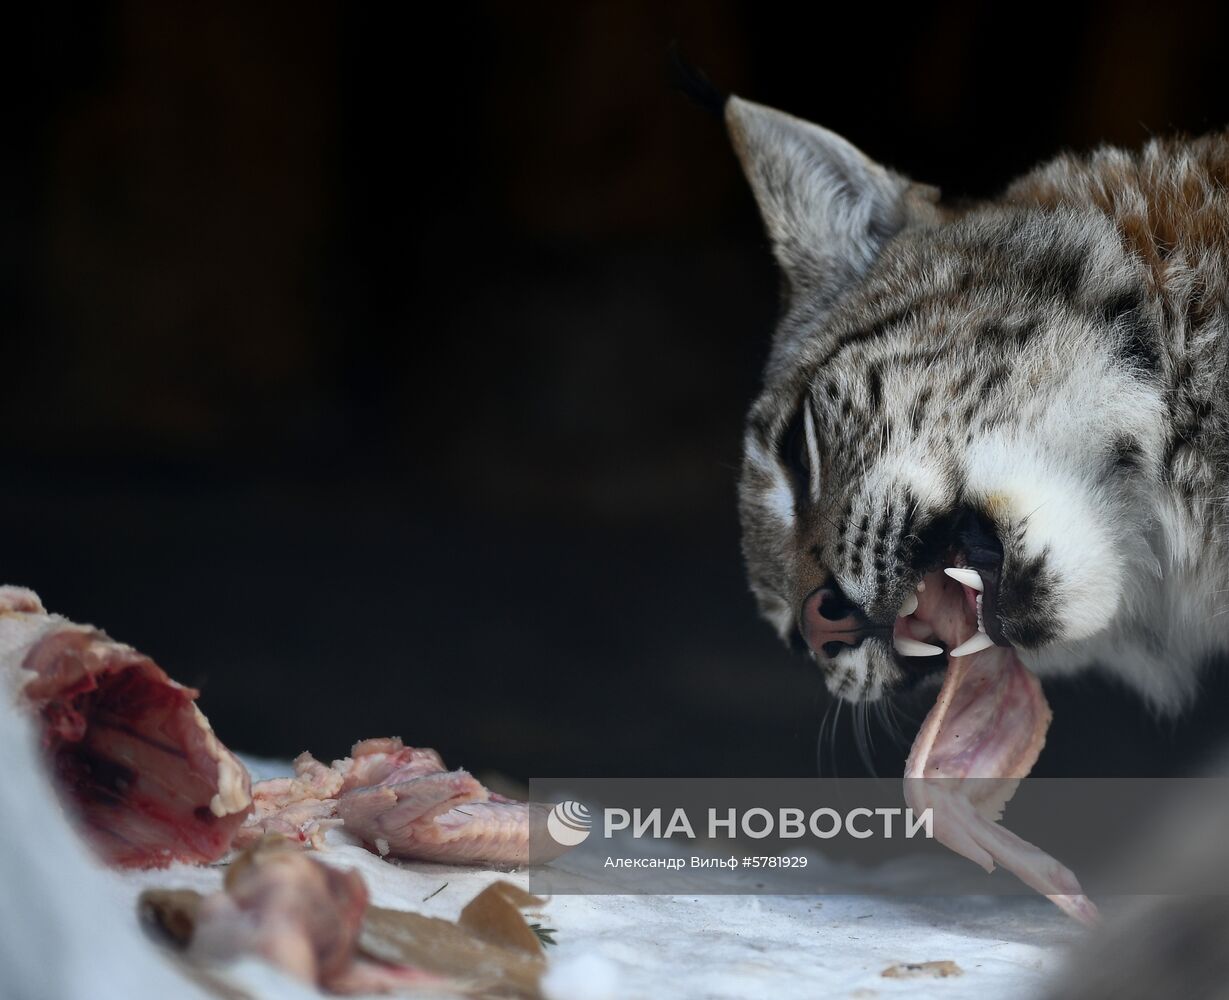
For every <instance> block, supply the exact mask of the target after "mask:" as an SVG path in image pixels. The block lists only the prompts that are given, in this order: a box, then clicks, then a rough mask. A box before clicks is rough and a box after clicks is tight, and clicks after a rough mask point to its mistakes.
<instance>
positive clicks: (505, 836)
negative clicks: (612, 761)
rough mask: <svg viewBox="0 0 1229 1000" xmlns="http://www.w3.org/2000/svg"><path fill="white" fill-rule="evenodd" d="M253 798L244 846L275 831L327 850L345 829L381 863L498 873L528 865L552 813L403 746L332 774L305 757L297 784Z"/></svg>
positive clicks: (368, 746) (368, 750)
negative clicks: (538, 826) (331, 833)
mask: <svg viewBox="0 0 1229 1000" xmlns="http://www.w3.org/2000/svg"><path fill="white" fill-rule="evenodd" d="M253 795H254V797H255V800H256V812H255V814H254V815H253V816H252V818H251V820H249V822H248V824H247V826H246V827H245V828H244V830H243V831H242V832H241V835H240V843H248V842H250V841H251V840H253V839H255V838H257V837H259V836H260V835H261V834H262V833H265V832H277V833H282V834H285V835H287V836H289V837H292V838H294V839H297V840H298V841H300V842H301V843H304V844H306V845H308V846H313V847H319V846H321V843H322V842H323V834H324V832H325V830H327V829H328V828H329V827H330V826H334V825H337V824H338V823H339V822H341V823H344V826H345V829H346V830H347V831H348V832H350V833H352V834H354V835H355V836H356V837H359V838H360V839H361V840H363V842H364V843H366V844H367V845H368V846H369V847H371V848H372V849H374V850H376V851H378V852H379V853H380V854H381V855H392V856H393V857H398V858H410V859H414V860H419V861H437V862H442V863H445V864H474V865H490V866H492V867H499V868H514V867H519V866H522V865H525V864H528V863H529V861H530V857H529V842H530V837H529V831H530V825H531V823H534V822H543V823H544V822H545V817H546V814H547V812H548V811H549V807H547V806H542V805H539V804H537V803H531V802H516V801H513V800H511V799H507V798H504V797H503V796H500V795H496V794H494V793H492V792H490V791H488V789H486V788H485V787H484V786H483V785H482V783H481V782H479V781H478V780H477V779H476V778H475V777H474V776H473V775H471V774H469V772H467V771H461V770H457V771H449V770H447V769H446V768H445V766H444V762H443V761H442V760H441V759H440V756H439V754H437V753H436V752H435V751H434V750H427V749H422V748H418V747H407V746H405V745H403V744H402V742H401V740H399V739H395V738H394V739H373V740H364V741H363V742H361V743H357V744H355V746H354V748H353V750H351V756H350V757H346V758H344V759H342V760H338V761H334V762H333V765H332V767H325V766H324V765H323V764H321V763H320V762H319V761H317V760H316V759H315V758H314V757H312V756H311V754H308V753H304V754H301V755H300V756H299V757H298V758H297V759H296V760H295V777H294V778H277V779H273V780H272V781H264V782H259V783H258V784H257V785H256V786H255V788H254V789H253ZM541 839H542V840H543V841H546V840H548V838H541ZM562 852H563V848H560V849H559V850H558V851H557V852H555V853H554V854H552V855H551V856H552V857H555V856H558V854H559V853H562ZM545 860H549V858H546V857H543V858H537V857H535V858H534V861H535V862H541V861H545Z"/></svg>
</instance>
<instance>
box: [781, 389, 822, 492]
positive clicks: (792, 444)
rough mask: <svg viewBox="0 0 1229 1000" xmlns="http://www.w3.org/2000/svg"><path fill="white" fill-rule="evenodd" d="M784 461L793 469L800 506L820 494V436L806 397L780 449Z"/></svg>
mask: <svg viewBox="0 0 1229 1000" xmlns="http://www.w3.org/2000/svg"><path fill="white" fill-rule="evenodd" d="M779 457H780V459H781V464H782V465H783V466H784V467H785V469H786V470H787V471H788V472H789V476H790V481H791V485H792V486H793V490H794V501H795V504H796V505H797V506H801V505H802V503H803V502H804V501H805V500H807V499H808V498H809V499H811V500H814V499H816V498H817V497H818V494H819V438H818V435H817V434H816V433H815V415H814V413H813V412H812V410H811V405H810V401H809V400H807V399H805V398H804V399H803V401H802V404H801V405H800V406H799V407H798V409H797V411H796V412H795V413H794V416H793V418H792V419H791V420H790V422H789V425H788V426H787V427H786V428H785V433H784V434H783V435H781V444H780V449H779Z"/></svg>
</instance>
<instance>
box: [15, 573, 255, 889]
mask: <svg viewBox="0 0 1229 1000" xmlns="http://www.w3.org/2000/svg"><path fill="white" fill-rule="evenodd" d="M0 676H2V677H4V678H7V679H8V681H9V682H10V683H11V684H12V685H13V688H14V689H15V693H16V695H17V698H18V700H19V702H21V703H22V704H24V705H26V706H27V707H28V708H29V710H30V711H31V712H32V713H33V714H34V715H35V716H36V718H37V720H38V722H39V724H40V728H41V741H42V744H43V748H44V750H45V751H46V752H47V754H48V757H49V759H50V763H51V767H52V771H53V773H54V775H55V777H56V778H57V787H58V788H59V791H60V793H61V796H62V797H63V798H64V799H65V800H66V801H67V802H68V803H69V805H70V807H71V809H72V810H73V812H74V813H75V814H76V816H77V817H78V819H79V820H80V821H81V824H82V827H83V829H84V831H85V833H86V835H87V837H88V839H89V840H90V842H91V843H92V844H93V846H94V847H95V849H96V850H97V851H98V852H99V854H101V855H102V857H103V858H104V859H105V860H107V861H109V862H110V863H112V864H116V865H124V866H134V867H162V866H165V865H168V864H170V863H171V862H173V861H187V862H209V861H214V860H216V859H217V858H219V857H221V856H222V855H223V854H225V853H226V851H227V850H229V849H230V846H231V840H232V839H233V837H234V834H235V831H236V830H238V829H239V827H240V825H241V824H242V823H243V821H244V819H245V818H246V817H247V815H248V813H249V812H250V811H251V806H252V800H251V793H250V787H249V780H248V774H247V771H246V770H245V769H244V767H243V765H242V764H240V763H239V761H238V760H237V759H236V758H235V757H234V756H233V755H232V754H231V753H230V751H228V750H227V749H226V748H225V747H224V746H223V745H222V744H221V743H220V742H218V739H217V737H216V736H214V734H213V730H212V729H211V728H210V727H209V722H208V720H207V719H206V718H205V716H204V715H202V714H201V711H200V709H198V708H197V707H196V705H195V700H196V697H197V692H196V691H194V690H193V689H192V688H187V687H183V686H182V685H180V684H177V683H176V682H175V681H173V680H171V679H170V678H169V677H168V676H167V675H166V673H165V672H164V671H163V670H162V668H161V667H159V666H158V665H157V664H156V663H154V661H153V660H151V659H150V658H149V657H147V656H143V655H142V654H141V653H138V652H137V651H136V650H135V649H133V648H132V647H131V646H125V645H123V644H121V643H118V642H115V641H114V640H112V639H111V638H109V637H108V636H107V635H106V634H105V633H103V632H100V631H98V630H97V629H94V628H91V627H90V626H88V625H75V624H73V623H72V622H70V621H68V620H66V619H64V618H61V617H60V616H58V615H49V614H47V612H46V611H44V609H43V606H42V603H41V602H40V601H39V599H38V597H37V596H36V595H35V594H34V593H33V592H31V591H29V590H24V589H21V588H19V587H0Z"/></svg>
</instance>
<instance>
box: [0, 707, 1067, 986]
mask: <svg viewBox="0 0 1229 1000" xmlns="http://www.w3.org/2000/svg"><path fill="white" fill-rule="evenodd" d="M4 721H5V722H11V721H12V717H11V715H10V716H9V718H8V719H7V720H4ZM3 728H4V727H2V726H0V730H2V729H3ZM7 735H8V737H9V739H8V740H7V741H6V742H7V743H9V744H11V745H10V746H8V747H7V749H8V750H10V751H13V752H15V753H18V755H19V757H25V758H26V759H25V760H24V761H21V760H19V763H21V764H25V765H27V767H28V770H24V772H23V771H19V772H18V773H24V774H25V775H26V776H28V778H33V779H34V782H22V784H35V783H37V782H38V781H39V779H41V781H45V780H46V779H45V777H44V776H42V775H39V774H38V772H39V770H40V768H39V765H38V762H37V760H36V758H35V756H34V754H33V753H32V752H29V751H32V750H33V748H32V747H30V746H29V743H28V742H27V741H25V740H21V738H20V737H18V738H17V739H13V737H14V736H16V733H14V732H12V731H11V730H10V732H9V733H8V734H7ZM23 735H24V734H23ZM18 743H25V746H23V747H19V746H17V745H16V744H18ZM20 751H26V753H20ZM257 770H259V772H260V773H262V776H263V775H267V774H269V773H272V771H273V770H274V769H272V768H268V767H260V768H258V769H257ZM2 790H3V786H0V791H2ZM8 790H9V791H11V792H17V789H16V788H15V787H14V786H12V785H10V786H9V789H8ZM31 796H32V797H33V800H34V801H35V802H36V804H37V805H38V806H39V809H40V810H42V813H43V814H42V815H41V816H40V817H39V819H40V821H41V822H42V824H43V826H44V827H46V826H47V825H48V824H50V826H51V827H52V828H51V829H46V828H44V829H43V830H42V831H41V835H40V836H39V837H38V838H37V842H36V843H35V842H32V841H31V839H30V838H27V837H24V836H22V833H21V830H22V829H25V828H28V826H29V824H28V819H29V813H28V809H29V803H30V801H31ZM0 797H2V796H0ZM14 797H17V796H14ZM21 797H22V799H23V800H24V802H25V808H26V810H27V812H26V814H25V815H22V812H21V811H20V810H17V811H10V810H6V811H4V812H3V814H2V815H3V817H4V818H3V820H0V859H3V860H4V862H5V864H4V870H5V872H6V874H7V875H8V876H9V879H10V880H15V881H16V882H17V883H18V885H17V886H15V888H17V889H18V894H17V895H14V893H13V892H11V891H6V893H3V894H0V943H3V946H0V953H3V956H4V958H5V966H6V968H7V969H8V970H9V975H10V979H9V982H10V984H15V985H16V986H17V988H16V990H13V991H10V990H5V991H0V992H3V995H4V996H6V997H7V996H13V997H26V996H29V997H37V998H40V1000H41V998H49V1000H57V998H60V997H64V998H75V997H77V996H86V995H87V993H83V992H81V991H80V990H81V988H82V987H83V985H84V984H85V983H86V982H88V983H90V988H89V990H88V991H87V992H88V995H90V996H92V997H109V996H116V997H117V998H118V997H121V996H122V997H124V998H125V1000H161V998H163V997H166V996H170V995H175V996H177V997H196V996H202V995H203V993H202V992H199V991H198V989H197V988H196V987H195V986H193V985H190V984H189V982H188V980H187V979H182V978H181V974H180V973H179V972H178V971H177V969H176V968H175V966H174V965H173V964H172V963H171V962H168V961H167V959H166V957H165V955H164V954H163V953H161V952H160V951H159V949H158V947H157V946H156V945H154V944H153V943H152V942H150V941H149V940H148V939H147V938H146V937H145V935H144V933H143V931H142V930H141V929H140V927H139V925H138V922H137V916H136V905H135V904H136V899H137V896H138V895H139V894H140V892H141V891H142V890H144V889H146V888H150V887H161V888H190V889H196V890H198V891H202V892H210V891H214V890H216V889H218V888H219V887H220V885H221V882H222V874H223V869H222V868H221V867H220V866H214V867H192V866H186V865H177V866H174V867H171V868H169V869H166V870H162V871H136V872H117V871H110V870H106V869H103V868H101V867H100V866H98V865H97V864H95V863H93V862H91V861H90V860H88V859H87V856H86V853H85V851H84V850H83V849H82V847H81V845H80V844H79V843H76V842H75V837H74V836H73V835H72V833H71V830H70V828H69V827H68V824H67V822H66V821H65V820H64V819H63V815H62V814H61V813H59V812H58V810H56V812H55V815H54V816H53V815H52V811H53V810H52V802H51V798H52V797H51V796H50V795H49V794H48V790H47V789H46V786H45V785H44V786H43V788H42V789H38V790H37V791H35V792H32V791H31V788H30V787H25V788H22V789H21ZM13 804H14V803H10V805H13ZM48 850H51V851H58V852H59V853H58V855H57V860H56V863H55V864H43V865H41V866H40V865H38V864H36V863H34V862H33V861H31V860H29V859H36V858H37V857H38V856H40V855H45V852H46V851H48ZM317 857H319V858H320V859H321V860H322V861H325V862H327V863H328V864H331V865H337V866H339V867H343V868H347V867H348V868H356V869H358V871H359V872H360V873H361V874H362V876H363V878H364V879H365V881H366V883H367V886H368V889H369V891H370V894H371V899H372V902H373V903H374V904H375V905H377V906H385V907H395V908H400V909H406V910H415V911H417V912H420V913H426V914H428V915H431V916H439V917H445V918H449V919H454V918H456V917H457V916H458V914H459V913H460V911H461V908H462V907H463V906H464V905H465V904H466V903H467V902H469V900H471V899H472V898H473V897H474V896H475V895H476V894H477V893H478V892H479V891H481V889H482V888H484V887H485V886H486V885H488V884H489V883H491V882H492V881H495V880H497V879H500V878H510V879H512V880H513V881H517V882H519V883H520V884H522V885H525V884H526V882H527V880H526V876H525V875H524V873H512V874H511V875H509V874H508V873H504V872H492V871H484V870H479V869H474V868H459V867H450V866H445V865H435V864H427V863H412V862H399V861H393V860H385V859H382V858H380V857H379V856H378V855H376V854H373V853H371V852H369V851H367V850H365V849H364V848H362V847H361V846H358V845H357V844H355V843H353V842H352V841H351V840H350V838H348V837H346V835H345V834H344V832H342V831H332V832H330V844H329V847H328V849H327V850H324V851H320V852H318V854H317ZM19 876H20V877H19ZM23 880H24V881H23ZM9 886H10V887H14V883H13V881H9ZM36 886H42V887H43V889H45V891H40V890H39V889H38V888H36ZM23 897H24V898H23ZM533 919H535V920H539V919H540V920H541V921H542V922H543V923H545V924H546V925H547V926H550V927H552V928H554V929H555V931H556V933H555V939H556V941H557V944H556V945H554V946H552V947H550V948H548V957H549V960H550V965H549V972H548V974H547V976H546V978H545V979H544V983H543V986H544V990H545V992H546V994H547V996H548V997H549V998H550V1000H614V998H620V1000H622V998H627V1000H636V998H645V1000H649V998H652V1000H669V998H697V1000H699V998H706V1000H707V998H714V1000H717V998H757V997H765V998H772V1000H794V998H798V1000H802V998H807V1000H811V998H814V997H850V998H872V997H892V996H903V995H907V996H909V997H917V998H927V997H942V998H950V1000H956V998H965V997H967V998H977V1000H983V998H999V997H1004V998H1013V997H1036V996H1040V995H1042V994H1043V993H1044V990H1045V985H1046V982H1047V980H1048V978H1049V977H1050V976H1051V975H1052V974H1053V973H1054V972H1055V971H1057V969H1058V968H1059V966H1060V965H1061V963H1062V962H1063V959H1064V957H1065V955H1066V954H1067V952H1068V951H1069V950H1070V947H1071V946H1072V945H1073V944H1074V943H1076V942H1078V941H1079V940H1080V938H1081V937H1082V935H1083V934H1084V933H1085V932H1084V931H1083V930H1082V929H1081V928H1079V927H1078V926H1076V925H1075V924H1074V923H1072V922H1071V921H1069V920H1067V918H1065V917H1064V916H1062V915H1061V914H1060V913H1059V912H1058V911H1057V910H1056V909H1055V908H1054V907H1053V906H1052V905H1051V904H1050V903H1049V902H1048V901H1046V900H1045V899H1041V898H1030V897H1021V896H1014V897H984V898H980V897H979V898H970V897H960V898H952V899H935V898H900V897H872V896H745V895H744V896H703V895H687V896H678V895H675V896H627V895H622V896H608V895H592V896H563V895H559V896H555V897H554V898H552V899H550V900H549V901H548V902H547V904H546V905H545V906H544V907H543V909H542V913H541V916H540V917H539V916H535V917H534V918H533ZM52 928H54V931H53V930H52ZM940 961H949V962H954V963H955V964H956V965H957V966H959V969H960V970H961V971H960V974H959V975H952V976H947V977H944V978H937V977H933V976H929V975H926V974H924V973H922V974H918V975H916V976H914V977H911V978H886V977H884V975H883V972H884V971H885V970H886V969H888V968H889V967H891V966H894V965H901V964H917V963H924V962H940ZM40 970H41V974H40ZM224 975H225V977H226V979H227V980H228V981H229V982H231V983H232V984H233V985H236V986H238V987H240V988H241V989H243V990H244V991H246V992H247V993H248V994H249V995H250V996H252V997H256V998H268V1000H282V998H287V1000H298V998H303V997H310V996H315V995H317V994H315V993H314V992H313V991H311V990H308V989H305V988H304V987H303V986H302V985H300V984H298V983H295V982H293V981H291V980H290V979H288V978H286V977H284V976H282V975H280V974H279V973H278V972H276V971H275V970H273V969H270V968H268V967H267V966H264V965H262V964H261V963H260V962H258V961H256V960H253V959H248V960H245V961H243V962H241V963H238V964H236V965H232V966H230V967H229V968H227V969H226V970H225V972H224ZM112 976H113V977H115V978H114V981H113V982H109V983H108V982H107V977H112ZM40 979H41V980H42V988H39V986H38V983H39V980H40ZM172 979H174V980H178V981H179V986H178V988H176V989H174V990H168V981H169V980H172Z"/></svg>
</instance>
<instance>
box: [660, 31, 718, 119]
mask: <svg viewBox="0 0 1229 1000" xmlns="http://www.w3.org/2000/svg"><path fill="white" fill-rule="evenodd" d="M669 59H670V83H671V85H672V86H673V87H674V89H675V90H679V91H682V92H683V93H684V94H686V95H687V97H688V98H690V99H691V101H692V102H693V103H695V104H698V105H699V106H700V107H702V108H703V109H704V110H705V111H707V112H709V113H710V114H713V115H716V116H717V117H718V118H721V117H723V116H724V114H725V102H726V99H727V98H728V97H729V95H728V94H723V93H722V92H721V91H720V90H718V89H717V88H716V87H715V86H714V85H713V82H712V81H711V80H710V79H709V78H708V77H707V76H705V75H704V73H703V72H702V71H700V70H698V69H696V67H694V66H693V65H691V63H689V62H688V61H687V60H686V59H684V58H683V56H682V54H681V53H680V52H679V44H678V42H677V41H674V42H671V43H670V55H669Z"/></svg>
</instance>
